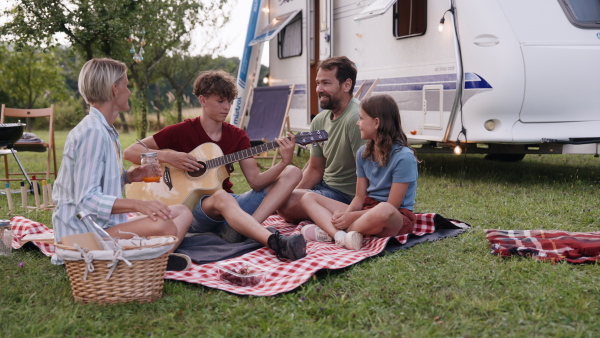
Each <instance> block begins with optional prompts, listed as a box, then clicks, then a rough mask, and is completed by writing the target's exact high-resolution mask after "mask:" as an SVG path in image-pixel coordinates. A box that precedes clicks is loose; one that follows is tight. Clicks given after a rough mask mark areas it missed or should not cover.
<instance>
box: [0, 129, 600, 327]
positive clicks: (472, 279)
mask: <svg viewBox="0 0 600 338" xmlns="http://www.w3.org/2000/svg"><path fill="white" fill-rule="evenodd" d="M65 138H66V132H60V133H58V134H57V143H58V148H57V151H58V153H59V154H60V153H62V145H63V144H64V140H65ZM134 139H135V135H134V134H124V135H121V141H122V144H123V146H124V147H126V146H127V145H129V144H130V143H132V142H134ZM38 156H39V154H38ZM42 156H43V155H42ZM19 157H20V159H21V160H22V161H23V163H24V164H25V166H26V168H27V169H28V170H29V171H32V169H34V168H36V167H38V166H39V165H40V163H42V161H41V160H39V157H38V159H37V160H36V159H34V158H33V157H31V156H30V154H25V153H20V154H19ZM306 157H307V153H306V152H303V155H302V158H298V159H297V161H296V162H297V163H298V164H302V163H303V162H304V161H305V160H306ZM59 158H60V155H59ZM419 158H420V159H421V160H422V163H421V164H420V165H419V173H420V177H419V186H418V191H417V205H416V210H415V211H417V212H436V213H439V214H441V215H442V216H445V217H447V218H452V219H458V220H462V221H464V222H467V223H469V224H471V225H472V226H473V228H472V230H471V231H469V232H467V233H465V234H463V235H461V236H459V237H457V238H450V239H445V240H442V241H438V242H433V243H425V244H420V245H417V246H415V247H413V248H411V249H410V250H406V251H404V250H401V251H398V252H396V253H393V254H387V255H384V256H381V257H377V258H372V259H368V260H366V261H363V262H362V263H360V264H357V265H354V266H352V267H350V268H347V269H344V270H342V271H323V272H320V273H318V274H317V275H316V276H315V277H314V278H312V279H311V280H310V281H308V282H307V283H305V284H304V285H302V286H301V287H299V288H298V289H296V290H294V291H292V292H289V293H285V294H281V295H278V296H274V297H247V296H236V295H233V294H229V293H226V292H223V291H219V290H214V289H210V288H207V287H204V286H200V285H195V284H186V283H182V282H175V281H168V280H167V281H166V282H165V289H164V291H165V294H164V296H163V298H161V299H160V300H158V301H156V302H154V303H151V304H122V305H112V306H107V305H93V304H88V305H84V304H78V303H75V302H73V300H72V298H71V295H70V289H69V282H68V279H67V274H66V272H65V269H64V267H62V266H53V265H51V264H50V261H49V259H48V258H47V257H45V256H43V255H42V254H40V253H39V252H37V251H34V250H31V251H26V250H19V251H16V252H14V254H13V255H12V256H11V257H0V276H1V277H0V278H1V279H0V283H2V287H1V288H0V290H1V291H0V292H1V293H0V315H1V316H2V318H3V320H2V321H0V330H1V332H2V335H3V336H7V337H8V336H10V337H12V336H16V337H19V336H84V337H87V336H150V335H157V336H179V335H181V336H183V335H193V336H200V335H202V336H350V337H353V336H357V337H359V336H372V335H374V336H411V337H424V336H427V337H429V336H444V337H446V336H477V337H479V336H559V337H579V336H586V337H587V336H595V335H596V334H597V333H598V332H600V323H599V321H598V315H599V314H600V306H599V304H600V274H599V273H598V266H597V265H596V264H585V265H570V264H566V263H558V264H550V263H541V262H537V261H533V260H530V259H517V258H510V259H505V258H500V257H496V256H493V255H491V254H490V249H489V245H488V242H487V240H486V239H485V234H484V229H560V230H565V231H595V230H597V229H598V228H599V227H600V221H599V219H600V208H599V207H598V197H597V196H598V190H599V188H600V167H599V163H600V162H599V161H600V159H598V158H594V157H593V156H591V155H569V156H564V155H543V156H536V155H534V156H532V155H527V156H526V157H525V159H524V160H523V161H522V162H517V163H498V162H490V161H486V160H484V159H483V157H482V156H480V155H468V156H467V158H466V161H463V159H464V157H462V156H461V157H456V156H452V155H435V154H420V155H419ZM44 163H45V161H44ZM265 164H266V163H265ZM238 172H239V171H238ZM461 177H463V178H462V185H461ZM233 180H234V182H235V184H236V186H235V189H236V191H237V192H241V191H245V190H246V189H247V185H246V184H245V182H243V176H240V175H234V176H233ZM13 188H14V189H16V188H17V184H13ZM18 196H19V195H14V200H15V203H16V204H20V197H18ZM29 199H30V201H29V203H30V204H32V203H33V197H30V198H29ZM7 213H8V212H7V204H6V199H5V197H4V196H0V215H4V216H6V215H7ZM16 213H17V214H21V215H23V216H25V217H28V218H31V219H33V220H36V221H40V222H42V223H44V224H47V225H51V212H49V211H24V210H21V209H18V210H17V212H16ZM4 216H2V217H0V218H4ZM21 262H24V265H23V266H22V267H19V266H18V265H19V263H21Z"/></svg>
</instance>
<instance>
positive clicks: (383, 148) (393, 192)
mask: <svg viewBox="0 0 600 338" xmlns="http://www.w3.org/2000/svg"><path fill="white" fill-rule="evenodd" d="M357 124H358V126H359V128H360V136H361V138H362V139H363V140H368V141H367V144H365V145H364V146H362V147H361V148H360V149H359V150H358V152H357V154H356V175H357V177H358V179H357V182H356V196H355V197H354V199H353V200H352V202H351V203H350V205H347V204H344V203H341V202H338V201H335V200H332V199H329V198H327V197H324V196H322V195H319V194H315V193H307V194H305V195H304V196H303V197H302V199H301V205H302V207H303V208H304V211H305V212H306V213H307V214H308V215H309V217H310V218H311V219H312V220H313V221H314V222H315V224H316V226H315V225H312V224H311V225H308V226H306V227H304V228H302V234H303V235H304V237H305V239H307V240H312V241H320V242H329V241H331V240H332V238H333V239H335V242H336V244H338V245H340V246H343V247H345V248H347V249H352V250H359V249H360V248H361V246H362V239H363V235H373V236H378V237H387V236H398V235H404V234H408V233H412V230H413V227H414V224H415V220H416V217H415V214H414V213H413V208H414V204H415V196H416V190H417V177H418V172H417V159H416V156H415V154H414V150H413V149H412V148H410V146H409V145H408V142H407V138H406V135H405V134H404V132H403V131H402V124H401V122H400V111H399V109H398V105H397V104H396V101H394V99H393V98H392V97H391V96H389V95H377V96H371V97H369V98H367V99H365V100H363V101H362V102H361V105H360V113H359V120H358V122H357Z"/></svg>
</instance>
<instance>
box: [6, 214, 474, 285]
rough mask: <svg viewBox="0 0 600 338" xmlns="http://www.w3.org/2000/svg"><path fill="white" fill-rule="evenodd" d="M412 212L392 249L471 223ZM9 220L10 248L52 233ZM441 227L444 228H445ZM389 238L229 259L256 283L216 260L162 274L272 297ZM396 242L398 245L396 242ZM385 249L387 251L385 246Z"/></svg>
mask: <svg viewBox="0 0 600 338" xmlns="http://www.w3.org/2000/svg"><path fill="white" fill-rule="evenodd" d="M416 215H417V222H416V225H415V227H414V231H413V234H411V235H402V236H397V237H395V239H396V240H397V242H395V244H396V245H395V248H393V249H391V250H394V249H398V248H402V245H405V244H406V246H407V247H409V246H410V245H408V243H407V241H409V242H410V241H413V242H412V243H411V244H412V245H414V244H416V243H418V242H421V241H422V239H424V238H423V237H428V236H424V235H430V236H429V237H431V239H429V240H437V239H440V238H444V237H448V236H456V235H457V234H459V233H461V232H463V231H465V230H466V229H468V228H469V227H470V226H469V225H468V224H466V223H463V222H460V221H453V220H450V222H449V221H448V220H446V219H444V218H443V217H441V216H439V215H436V214H416ZM434 221H435V222H434ZM12 222H13V230H14V233H15V234H14V235H15V240H14V242H13V247H14V248H19V247H20V246H21V243H20V239H21V238H23V236H25V235H26V234H31V233H48V232H52V230H51V229H48V228H47V227H45V226H44V225H43V224H41V223H37V222H33V221H31V220H28V219H26V218H23V217H20V216H16V217H14V218H13V219H12ZM307 224H309V222H302V223H300V224H298V225H295V224H288V223H286V222H285V221H283V219H282V218H281V217H279V216H277V215H273V216H271V217H269V218H268V219H267V220H266V221H265V222H264V223H263V225H264V226H270V227H274V228H276V229H277V230H279V231H280V232H281V233H282V234H285V235H289V234H297V233H300V229H301V228H302V226H304V225H307ZM436 224H438V227H439V228H440V229H436ZM444 224H447V225H448V226H447V225H444ZM457 229H458V230H457ZM438 230H439V231H438ZM445 231H449V232H447V233H446V232H445ZM435 235H437V236H435ZM390 239H391V237H386V238H377V237H365V240H364V243H363V246H362V248H361V249H360V250H359V251H352V250H347V249H344V248H341V247H338V246H336V245H335V244H333V243H320V242H308V243H307V248H306V252H307V255H306V257H305V258H303V259H300V260H297V261H280V260H279V259H277V257H276V256H275V253H274V252H273V251H272V250H271V249H269V248H266V247H263V248H261V249H258V250H255V251H252V252H249V253H247V254H244V255H242V256H239V257H236V258H233V259H231V260H237V261H246V262H250V263H252V264H255V265H259V266H260V267H262V268H264V269H267V270H269V271H270V273H268V275H267V276H266V279H265V280H264V282H262V283H260V284H258V285H256V286H238V285H235V284H231V283H229V282H227V281H224V280H221V278H220V275H221V272H220V271H219V269H218V267H217V264H218V263H209V264H202V265H198V264H193V265H192V267H191V268H190V269H188V270H186V271H167V272H166V274H165V278H166V279H173V280H180V281H185V282H188V283H198V284H202V285H204V286H208V287H211V288H216V289H221V290H225V291H228V292H232V293H235V294H239V295H255V296H272V295H276V294H279V293H282V292H287V291H290V290H293V289H295V288H297V287H298V286H300V285H301V284H303V283H304V282H306V281H307V280H308V279H309V278H310V277H311V276H312V275H313V274H314V273H315V272H317V271H318V270H321V269H341V268H345V267H348V266H350V265H352V264H355V263H358V262H360V261H362V260H363V259H365V258H368V257H371V256H375V255H377V254H379V253H381V252H382V251H383V250H384V249H386V246H387V245H388V242H390ZM398 242H399V243H400V245H397V244H398ZM33 243H34V244H36V245H37V246H39V247H40V249H41V251H42V252H43V253H44V254H46V255H52V253H53V252H54V247H53V246H52V245H49V244H45V243H40V242H33ZM390 243H391V242H390ZM388 250H390V248H389V247H388Z"/></svg>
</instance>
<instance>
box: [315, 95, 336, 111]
mask: <svg viewBox="0 0 600 338" xmlns="http://www.w3.org/2000/svg"><path fill="white" fill-rule="evenodd" d="M328 98H329V101H327V102H323V101H320V100H319V106H320V107H321V109H329V110H335V108H336V107H338V106H339V101H337V100H333V98H332V97H331V96H328Z"/></svg>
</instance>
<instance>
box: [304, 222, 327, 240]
mask: <svg viewBox="0 0 600 338" xmlns="http://www.w3.org/2000/svg"><path fill="white" fill-rule="evenodd" d="M300 232H301V233H302V236H304V239H305V240H307V241H313V242H331V241H332V240H333V239H332V238H331V236H329V235H328V234H327V233H326V232H325V231H324V230H323V229H321V228H319V227H318V226H317V225H316V224H309V225H307V226H305V227H303V228H302V230H300Z"/></svg>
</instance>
